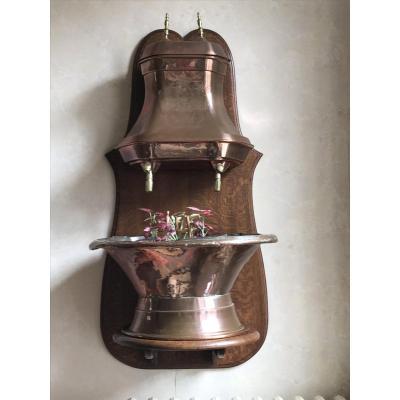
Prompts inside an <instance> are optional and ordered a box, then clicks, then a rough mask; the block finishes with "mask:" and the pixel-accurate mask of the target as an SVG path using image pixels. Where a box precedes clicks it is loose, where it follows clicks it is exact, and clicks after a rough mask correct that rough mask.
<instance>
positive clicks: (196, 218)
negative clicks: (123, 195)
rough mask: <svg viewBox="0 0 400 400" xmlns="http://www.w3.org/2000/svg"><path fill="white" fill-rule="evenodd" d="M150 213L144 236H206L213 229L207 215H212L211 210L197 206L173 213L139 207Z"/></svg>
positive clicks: (182, 237) (168, 238) (168, 237)
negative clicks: (208, 222) (207, 220)
mask: <svg viewBox="0 0 400 400" xmlns="http://www.w3.org/2000/svg"><path fill="white" fill-rule="evenodd" d="M139 210H141V211H144V212H145V213H147V214H148V217H147V218H146V219H145V221H146V222H147V224H148V225H147V226H146V227H145V228H144V237H145V238H146V239H151V240H156V241H167V240H180V239H189V238H196V237H198V238H202V237H206V236H207V235H208V233H209V232H210V231H212V230H214V229H213V227H212V226H210V225H208V224H207V223H206V217H208V216H209V215H212V211H211V210H201V209H200V208H197V207H186V211H179V212H176V213H174V214H171V213H170V212H169V211H153V210H150V209H148V208H139Z"/></svg>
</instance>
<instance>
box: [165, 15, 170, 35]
mask: <svg viewBox="0 0 400 400" xmlns="http://www.w3.org/2000/svg"><path fill="white" fill-rule="evenodd" d="M168 28H169V16H168V13H166V14H165V19H164V34H165V39H168V34H169V29H168Z"/></svg>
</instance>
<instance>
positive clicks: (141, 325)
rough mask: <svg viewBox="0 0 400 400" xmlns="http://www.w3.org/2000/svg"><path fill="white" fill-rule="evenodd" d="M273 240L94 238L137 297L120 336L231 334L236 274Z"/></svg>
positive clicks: (245, 237) (93, 245)
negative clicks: (131, 319) (232, 297)
mask: <svg viewBox="0 0 400 400" xmlns="http://www.w3.org/2000/svg"><path fill="white" fill-rule="evenodd" d="M276 241H277V238H276V236H275V235H222V236H215V237H206V238H196V239H184V240H177V241H167V242H156V241H150V240H146V239H144V237H142V236H135V237H130V236H112V237H110V238H106V239H98V240H95V241H94V242H92V243H91V244H90V249H91V250H95V249H98V248H104V249H105V250H106V251H107V253H108V254H110V255H111V256H112V257H113V258H114V259H115V261H116V262H117V263H118V264H119V266H120V267H121V268H122V269H123V271H124V272H125V274H126V276H127V277H128V278H129V280H130V281H131V283H132V285H133V286H134V288H135V290H136V291H137V293H138V294H139V297H140V298H139V301H138V302H137V306H136V310H135V316H134V318H133V321H132V323H131V325H130V327H129V328H127V329H125V330H124V333H126V334H128V335H132V336H137V337H147V338H157V339H159V338H164V339H170V340H171V339H176V340H177V339H182V340H183V339H211V338H220V337H226V336H230V335H234V334H236V333H238V332H239V331H241V330H242V329H243V328H244V327H243V325H242V324H241V323H240V321H239V319H238V317H237V314H236V311H235V307H234V304H233V303H232V300H231V296H230V294H229V292H230V290H231V288H232V286H233V284H234V282H235V280H236V278H237V277H238V275H239V273H240V271H241V269H242V268H243V266H244V265H245V264H246V262H247V261H248V260H249V259H250V257H251V256H252V255H253V254H254V253H255V251H256V250H257V248H258V247H259V245H260V244H262V243H274V242H276Z"/></svg>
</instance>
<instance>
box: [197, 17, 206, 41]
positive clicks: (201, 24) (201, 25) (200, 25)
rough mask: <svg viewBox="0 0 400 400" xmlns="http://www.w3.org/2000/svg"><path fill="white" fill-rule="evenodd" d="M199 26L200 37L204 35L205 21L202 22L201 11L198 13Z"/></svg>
mask: <svg viewBox="0 0 400 400" xmlns="http://www.w3.org/2000/svg"><path fill="white" fill-rule="evenodd" d="M197 26H198V27H199V34H200V37H204V32H203V23H202V22H201V18H200V13H199V12H198V13H197Z"/></svg>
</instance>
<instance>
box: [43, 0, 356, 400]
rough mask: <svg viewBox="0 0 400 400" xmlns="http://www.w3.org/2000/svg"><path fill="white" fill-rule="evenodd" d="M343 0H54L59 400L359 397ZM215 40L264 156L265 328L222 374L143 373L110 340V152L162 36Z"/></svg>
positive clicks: (55, 379) (55, 372) (258, 206)
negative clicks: (133, 73)
mask: <svg viewBox="0 0 400 400" xmlns="http://www.w3.org/2000/svg"><path fill="white" fill-rule="evenodd" d="M348 9H349V4H348V1H345V0H281V1H269V0H267V1H217V0H214V1H85V0H81V1H73V0H68V1H52V3H51V18H52V21H51V135H52V139H51V152H52V157H51V168H52V186H51V192H52V199H51V201H52V209H51V214H52V226H51V236H52V242H51V246H52V255H51V257H52V265H51V287H52V305H51V317H52V321H51V330H52V343H51V347H52V364H51V366H52V399H53V400H69V399H74V400H94V399H96V400H127V399H128V398H129V397H131V396H132V397H135V398H136V399H140V400H142V399H145V398H147V397H150V396H156V397H157V398H158V399H159V400H167V399H169V398H170V397H172V396H176V397H178V398H180V399H181V400H186V399H189V398H190V397H193V396H196V398H198V399H204V400H206V399H210V398H211V397H213V396H220V397H221V398H222V399H230V398H232V397H233V396H241V397H242V399H243V400H247V399H251V398H252V397H254V396H262V397H263V398H264V399H266V400H267V399H272V398H273V397H274V396H276V395H278V394H280V395H282V396H283V397H287V398H290V397H291V396H294V395H295V394H301V395H303V396H305V397H307V396H310V398H311V396H314V395H316V394H322V395H324V396H327V397H329V396H332V395H334V394H338V393H339V394H342V395H346V396H347V395H348V392H349V381H348V375H349V308H348V301H349V288H348V280H349V266H348V258H349V249H348V228H349V226H348V224H349V223H348V213H349V204H348V196H349V192H348V144H349V143H348V141H349V138H348V136H349V132H348V122H349V121H348V120H349V116H348V114H349V103H348V101H349V99H348V97H349V90H348V83H349V82H348V79H349V76H348V67H349V59H348V50H349V49H348V36H349V31H348V23H349V15H348V14H349V10H348ZM196 11H200V12H201V14H202V16H203V21H204V27H206V28H210V29H213V30H216V31H218V32H219V33H220V34H221V35H222V36H223V37H224V38H225V39H226V41H227V42H228V44H229V45H230V47H231V50H232V53H233V56H234V60H235V67H236V79H237V95H238V107H239V116H240V121H241V126H242V131H243V133H244V134H245V135H246V136H248V137H250V138H251V141H252V142H253V143H254V144H255V147H256V148H257V149H258V150H260V151H261V152H262V153H264V157H263V158H262V160H261V161H260V163H259V165H258V168H257V169H256V174H255V179H254V203H255V215H256V220H257V225H258V231H259V232H263V233H275V234H277V235H278V237H279V239H280V242H279V244H277V245H268V246H265V247H264V248H263V255H264V262H265V267H266V273H267V283H268V290H269V292H268V296H269V312H270V325H269V332H268V336H267V340H266V342H265V344H264V346H263V348H262V349H261V350H260V351H259V352H258V353H257V354H256V355H255V356H254V357H253V358H252V359H251V360H250V361H248V362H247V363H245V364H243V365H241V366H239V367H235V368H232V369H226V370H165V371H151V370H150V371H148V370H138V369H133V368H130V367H127V366H125V365H124V364H122V363H120V362H119V361H117V360H115V359H114V358H113V357H112V356H111V355H110V354H109V353H108V352H107V350H106V348H105V347H104V345H103V343H102V339H101V335H100V329H99V309H100V293H101V279H102V269H103V264H104V255H103V254H102V253H101V252H100V251H99V252H90V251H89V250H88V243H89V242H90V241H92V240H93V239H95V238H98V237H104V236H106V235H107V234H108V233H109V231H110V227H111V222H112V217H113V207H114V181H113V176H112V172H111V168H110V167H109V165H108V163H107V161H106V159H105V158H104V156H103V155H104V153H106V152H107V151H108V150H110V149H111V148H112V147H113V145H115V144H116V143H117V142H118V141H119V140H120V138H121V137H122V136H123V134H124V133H125V129H126V124H127V118H128V106H129V98H130V77H129V76H128V67H129V62H130V58H131V56H132V52H133V50H134V48H135V46H136V44H137V43H138V42H139V40H140V39H141V38H142V37H143V36H144V35H146V34H147V33H148V32H150V31H151V30H154V29H157V28H161V27H162V23H163V15H164V13H165V12H168V13H169V14H170V27H171V29H174V30H176V31H178V32H180V33H181V34H185V33H187V32H189V31H190V30H192V29H194V27H195V23H196V21H195V15H196Z"/></svg>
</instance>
